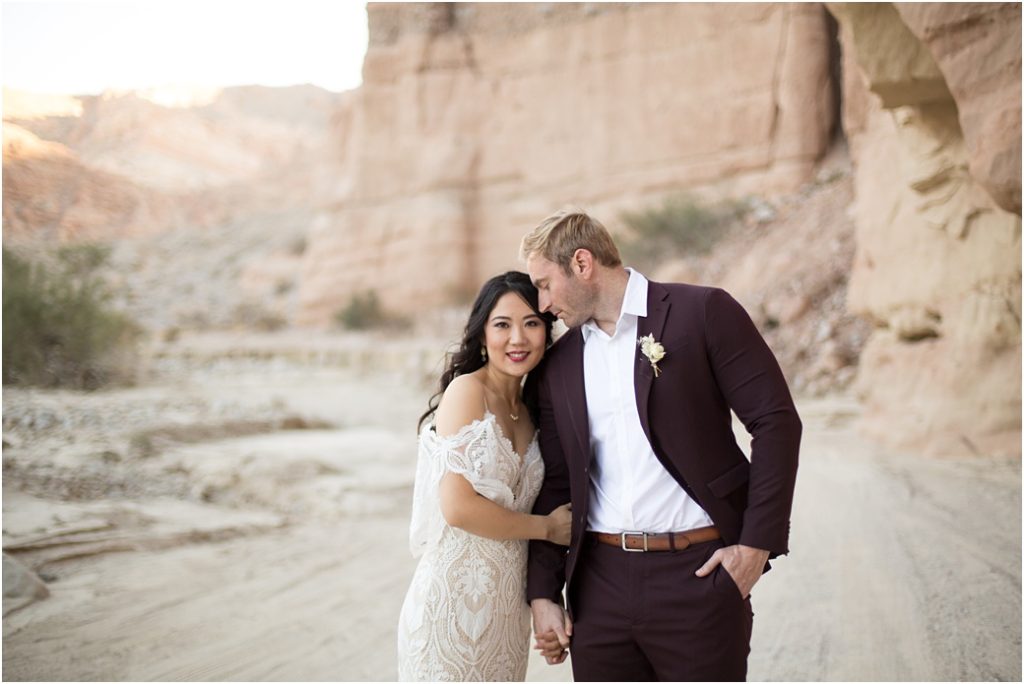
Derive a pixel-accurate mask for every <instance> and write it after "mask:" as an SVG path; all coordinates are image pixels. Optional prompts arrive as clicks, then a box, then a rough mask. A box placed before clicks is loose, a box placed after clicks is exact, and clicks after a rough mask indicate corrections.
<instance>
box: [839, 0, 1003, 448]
mask: <svg viewBox="0 0 1024 684" xmlns="http://www.w3.org/2000/svg"><path fill="white" fill-rule="evenodd" d="M830 9H832V10H833V11H834V13H835V15H836V16H837V18H838V19H839V21H840V23H841V25H842V33H841V40H842V45H843V48H844V71H845V74H846V76H845V78H844V103H845V105H844V126H845V128H846V132H847V135H848V137H849V140H850V145H851V151H852V154H853V160H854V166H855V184H856V200H855V202H854V207H853V208H854V218H855V221H856V231H857V252H856V256H855V258H854V264H853V271H852V274H851V279H850V288H849V298H848V304H849V306H850V308H851V309H852V310H854V311H855V312H858V313H861V314H864V315H867V316H868V317H870V318H871V319H872V320H873V321H874V322H875V324H876V331H875V333H874V334H873V335H872V336H871V338H870V339H869V341H868V343H867V346H866V347H865V349H864V352H863V356H862V358H861V365H860V373H859V378H858V384H859V387H860V392H861V394H862V396H863V398H864V400H865V403H866V412H865V415H866V417H867V423H866V427H867V428H868V429H869V431H870V432H872V433H873V434H875V435H876V436H878V437H880V438H882V439H883V440H885V441H888V442H890V443H896V444H900V445H906V446H915V447H918V446H924V447H925V448H927V449H929V450H932V451H936V452H964V451H971V450H974V451H978V452H983V451H991V450H1010V451H1014V450H1019V446H1020V441H1019V440H1020V410H1021V404H1020V392H1021V385H1020V371H1021V333H1020V310H1021V287H1020V282H1021V281H1020V278H1021V259H1020V249H1021V244H1020V238H1021V222H1020V217H1019V216H1018V215H1015V214H1013V213H1010V212H1008V211H1006V210H1005V209H1004V208H1002V207H1001V206H1000V205H999V204H997V202H996V201H995V200H994V199H993V197H994V195H993V194H990V192H989V191H988V189H989V187H988V181H987V180H986V178H985V177H982V178H979V177H977V176H976V175H975V169H976V164H975V163H974V161H973V160H974V156H975V155H974V153H973V152H972V150H971V147H970V144H969V142H968V141H967V134H966V130H964V129H962V128H961V124H962V123H963V122H964V106H962V105H961V101H960V95H959V93H963V92H968V93H970V92H974V91H978V90H980V89H981V88H982V84H980V83H978V82H971V79H969V78H967V79H965V80H964V82H961V83H958V84H957V85H955V86H954V85H953V83H951V82H947V92H948V93H949V94H948V95H946V96H943V95H942V92H943V90H942V88H939V87H938V86H937V85H936V84H933V85H932V86H929V87H923V86H922V85H921V84H922V83H923V82H924V81H926V80H927V79H929V78H931V79H934V78H935V76H936V74H943V77H944V78H945V76H944V73H945V71H944V70H940V69H939V68H938V67H937V66H936V65H935V63H934V62H932V66H929V65H928V59H929V56H930V55H931V54H932V51H930V50H929V51H926V50H924V48H925V47H926V46H925V45H924V44H923V43H922V42H921V41H919V40H918V39H917V37H916V35H915V34H916V33H917V32H918V31H919V30H921V29H920V26H918V28H917V29H915V30H914V31H911V30H910V28H908V27H907V26H906V25H905V24H904V22H903V11H904V8H900V10H899V11H897V10H896V9H895V8H893V7H892V6H890V5H886V4H865V5H856V4H850V5H835V6H833V5H830ZM938 9H939V8H936V9H935V12H932V11H931V10H929V11H923V10H922V11H920V12H918V10H914V12H915V13H917V14H919V15H921V16H929V17H932V19H933V20H934V19H936V18H937V17H939V16H941V13H938ZM951 12H953V14H954V15H956V14H957V13H959V12H962V8H961V9H956V8H954V9H953V10H951ZM936 13H938V14H936ZM1015 30H1016V32H1017V36H1018V37H1017V41H1018V44H1019V33H1020V21H1019V14H1018V19H1017V24H1016V29H1015ZM925 33H927V31H925ZM960 51H961V52H962V53H963V52H965V53H970V52H972V48H971V46H970V45H969V44H968V45H966V46H961V50H960ZM879 55H885V56H886V58H885V59H879ZM899 65H903V67H904V68H905V72H904V79H905V80H906V82H907V88H906V90H905V91H903V92H902V94H901V95H900V96H898V97H896V96H893V95H892V93H897V92H900V88H899V83H900V77H899V70H898V68H897V67H898V66H899ZM1014 69H1016V74H1017V75H1016V76H1015V77H1014V78H1015V79H1016V81H1017V82H1018V86H1017V88H1018V92H1019V80H1020V59H1019V49H1018V50H1017V56H1016V59H1015V60H1014V59H1009V60H1008V62H1006V63H1004V64H1003V65H1001V66H999V65H989V66H986V67H985V71H987V72H993V73H994V72H1000V73H1001V72H1002V71H1004V70H1005V71H1011V72H1012V71H1013V70H1014ZM928 74H930V76H928ZM1016 97H1017V100H1018V103H1017V105H1018V109H1017V114H1016V117H1017V119H1016V129H1015V130H1016V131H1017V132H1016V143H1015V144H1016V154H1017V159H1018V178H1017V180H1016V193H1017V197H1018V198H1019V196H1020V180H1019V158H1020V134H1019V131H1020V114H1019V94H1018V95H1017V96H1016ZM967 108H968V109H970V105H968V106H967ZM958 111H959V116H958ZM988 114H989V116H990V117H991V118H992V119H993V120H995V121H996V122H998V121H999V120H1002V119H1003V118H1004V117H1005V116H1006V108H1003V109H999V108H993V109H992V110H991V111H990V112H989V113H988ZM982 119H984V117H980V118H978V119H977V120H976V121H975V123H974V124H972V125H976V126H978V128H979V130H988V131H991V130H993V129H992V128H991V126H993V125H995V124H993V123H992V122H991V121H989V120H982ZM1007 130H1008V131H1009V136H1008V137H1007V136H1006V135H1004V136H1002V137H1001V138H1000V139H999V140H998V141H994V142H993V143H992V145H993V146H999V147H1002V148H1004V149H1012V147H1013V145H1014V142H1013V135H1014V133H1013V131H1014V128H1013V127H1012V126H1011V127H1009V128H1008V129H1007ZM1006 132H1007V131H1006V130H1004V131H1003V133H1006ZM985 168H987V169H992V168H994V167H993V166H992V165H988V166H986V167H985ZM1007 182H1008V183H1009V185H1013V180H1012V178H1011V179H1009V180H1008V181H1007ZM1018 210H1019V199H1018Z"/></svg>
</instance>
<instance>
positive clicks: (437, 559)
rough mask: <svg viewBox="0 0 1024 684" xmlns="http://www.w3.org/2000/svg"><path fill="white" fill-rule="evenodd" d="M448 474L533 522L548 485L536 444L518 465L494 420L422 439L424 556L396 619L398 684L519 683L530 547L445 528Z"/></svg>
mask: <svg viewBox="0 0 1024 684" xmlns="http://www.w3.org/2000/svg"><path fill="white" fill-rule="evenodd" d="M446 471H451V472H453V473H458V474H460V475H462V476H463V477H465V478H466V479H467V480H468V481H469V482H470V484H471V485H473V488H474V489H475V490H476V491H477V492H478V493H480V494H482V495H483V496H485V497H487V498H488V499H490V500H491V501H494V502H495V503H497V504H500V505H501V506H504V507H505V508H508V509H510V510H513V511H518V512H520V513H529V512H530V510H531V508H532V507H533V502H534V500H535V499H536V498H537V493H538V492H539V491H540V485H541V480H543V479H544V462H543V461H542V460H541V457H540V448H539V447H538V445H537V438H536V436H535V437H534V439H533V440H532V441H531V443H530V446H529V447H528V448H527V450H526V453H525V454H524V455H523V457H522V458H520V457H519V454H517V453H516V452H515V450H514V449H513V448H512V443H511V442H510V441H509V440H508V439H507V438H506V437H505V436H504V435H503V434H502V433H501V428H500V427H499V426H498V423H497V420H496V419H495V417H494V414H492V413H490V412H489V411H488V412H487V413H485V414H484V417H483V418H482V419H480V420H475V421H473V422H472V423H471V424H469V425H467V426H465V427H463V428H462V429H461V430H460V431H459V432H458V433H457V434H455V435H452V436H451V437H439V436H438V435H437V433H436V432H435V431H434V429H433V426H432V425H428V426H426V427H425V428H424V429H423V431H422V432H421V433H420V440H419V454H418V463H417V467H416V484H415V488H414V491H413V512H412V523H411V525H410V537H409V539H410V547H411V549H412V553H413V555H414V556H421V558H420V562H419V565H418V566H417V567H416V573H415V574H414V575H413V579H412V585H411V586H410V587H409V593H408V594H406V596H405V603H404V604H403V605H402V612H401V615H400V617H399V620H398V678H399V680H401V681H516V680H518V681H523V680H524V679H525V677H526V660H527V655H528V653H529V645H530V609H529V606H528V605H527V603H526V550H527V541H526V540H515V539H513V540H505V541H496V540H493V539H487V538H484V537H479V536H476V535H473V534H470V533H468V532H465V531H463V530H460V529H458V528H454V527H451V526H449V525H448V524H447V523H446V522H445V520H444V517H443V516H442V514H441V504H440V499H439V497H438V485H439V483H440V481H441V477H442V476H443V475H444V474H445V472H446Z"/></svg>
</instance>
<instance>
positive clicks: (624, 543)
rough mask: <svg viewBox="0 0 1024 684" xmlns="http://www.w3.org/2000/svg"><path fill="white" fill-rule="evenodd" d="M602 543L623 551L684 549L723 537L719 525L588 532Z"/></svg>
mask: <svg viewBox="0 0 1024 684" xmlns="http://www.w3.org/2000/svg"><path fill="white" fill-rule="evenodd" d="M587 535H588V536H590V537H593V538H594V539H596V540H597V541H599V542H601V543H602V544H611V545H612V546H618V547H619V548H620V549H622V550H623V551H682V550H683V549H685V548H686V547H688V546H690V545H692V544H701V543H703V542H709V541H713V540H715V539H721V537H722V535H721V534H719V533H718V528H717V527H698V528H697V529H695V530H687V531H686V532H659V533H657V534H651V533H648V532H621V533H618V534H614V533H611V532H587Z"/></svg>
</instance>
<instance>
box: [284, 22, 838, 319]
mask: <svg viewBox="0 0 1024 684" xmlns="http://www.w3.org/2000/svg"><path fill="white" fill-rule="evenodd" d="M369 21H370V45H369V49H368V51H367V54H366V59H365V62H364V66H363V80H364V82H363V86H362V87H361V88H360V89H359V90H358V91H357V93H356V98H355V102H354V103H353V112H352V120H351V131H350V132H349V140H350V144H349V145H348V146H347V148H346V163H347V170H346V173H345V175H344V176H343V177H342V178H340V179H338V184H339V188H340V189H341V191H342V192H343V193H344V208H342V209H340V210H339V211H337V212H336V213H335V214H334V215H333V216H332V217H331V220H329V221H325V222H324V224H323V226H322V227H321V228H320V229H318V230H316V231H315V232H314V233H313V234H312V235H311V240H310V247H311V249H310V250H309V252H308V255H309V256H308V258H307V260H306V263H305V266H304V271H303V278H302V289H301V294H300V305H301V309H300V312H299V321H300V322H302V323H304V324H320V325H322V324H325V323H326V322H328V321H329V320H330V319H331V317H332V315H333V314H334V312H335V311H337V310H338V309H339V308H340V307H341V306H342V305H344V303H345V302H346V301H347V300H348V298H349V297H351V295H352V293H353V292H355V291H358V290H364V289H374V290H378V291H379V292H380V295H381V299H382V301H383V303H384V305H385V306H387V307H389V308H392V309H397V310H401V311H406V312H408V311H415V310H418V309H420V308H422V307H424V306H431V305H436V304H441V303H445V302H446V301H450V300H452V299H459V298H460V297H463V296H464V295H465V292H466V291H475V289H476V287H477V286H478V284H479V282H481V281H482V280H483V279H484V278H485V276H487V275H489V274H492V273H495V272H499V271H501V270H505V269H508V268H513V267H516V265H517V259H516V251H517V247H518V242H519V239H520V237H521V236H522V234H523V233H524V232H525V231H526V230H528V229H529V228H530V227H532V226H533V225H534V224H535V223H536V222H537V221H538V220H539V219H541V218H543V217H544V216H545V215H547V214H548V213H550V212H551V211H552V210H554V209H555V208H558V207H561V206H563V205H565V204H567V203H569V204H578V205H583V206H586V207H588V208H589V209H591V210H592V211H594V212H595V213H597V214H598V215H599V216H602V217H604V218H607V219H608V220H609V222H614V217H615V216H616V215H617V213H618V212H619V211H620V210H621V209H624V208H628V207H633V206H638V205H642V204H645V203H647V202H650V201H652V200H653V199H655V198H658V197H660V196H661V195H664V194H665V193H667V192H670V191H672V190H676V189H678V188H680V187H687V188H704V189H705V190H706V191H708V192H711V193H716V192H717V193H719V194H730V195H732V194H740V193H743V192H750V191H757V192H759V193H760V192H767V191H772V190H776V191H785V190H793V189H795V188H796V187H797V186H799V184H801V183H802V182H804V181H806V180H808V178H809V177H810V176H811V174H812V171H813V168H814V164H815V162H816V161H817V160H818V159H819V158H820V157H821V156H822V155H823V154H824V152H825V151H826V149H827V146H828V143H829V139H830V134H831V132H832V130H833V127H834V125H835V124H836V115H835V102H834V100H833V89H832V85H833V83H832V79H831V71H830V59H831V55H830V43H829V34H828V30H827V19H826V14H825V12H824V11H823V9H822V7H821V6H819V5H795V4H794V5H789V4H779V5H771V4H744V5H711V4H650V5H639V4H636V5H622V4H565V5H560V4H517V5H511V4H487V3H464V4H462V3H460V4H455V3H451V4H449V3H426V4H396V5H391V4H374V3H371V4H370V6H369Z"/></svg>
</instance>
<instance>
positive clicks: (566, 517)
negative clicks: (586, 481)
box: [547, 503, 572, 546]
mask: <svg viewBox="0 0 1024 684" xmlns="http://www.w3.org/2000/svg"><path fill="white" fill-rule="evenodd" d="M547 519H548V521H547V522H548V541H549V542H553V543H555V544H561V545H562V546H568V545H569V537H570V534H571V533H572V504H571V503H567V504H562V505H561V506H559V507H558V508H556V509H555V510H553V511H551V512H550V513H548V515H547Z"/></svg>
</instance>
